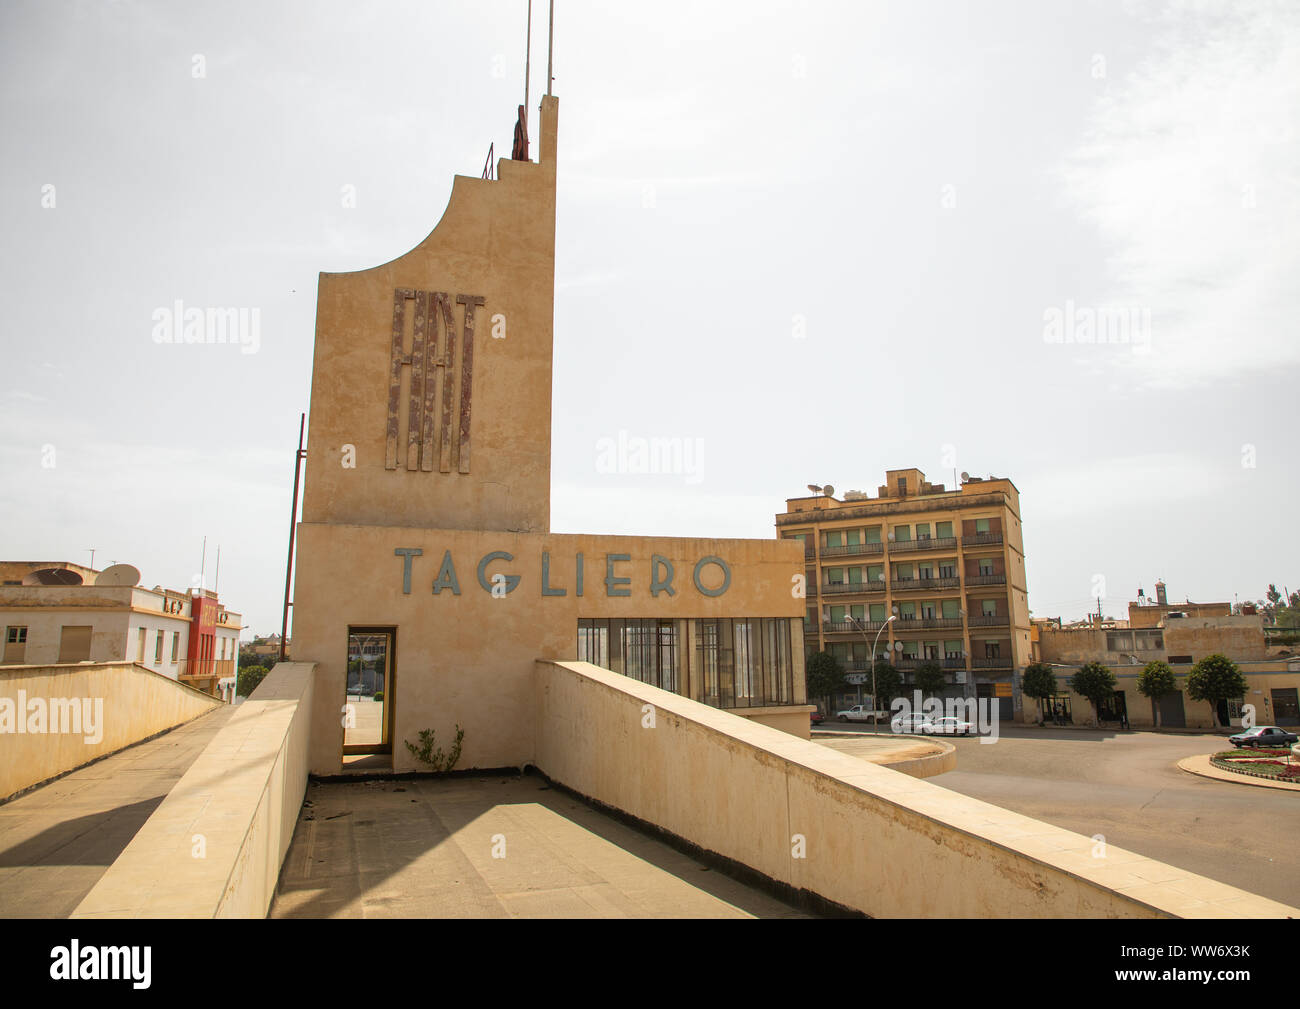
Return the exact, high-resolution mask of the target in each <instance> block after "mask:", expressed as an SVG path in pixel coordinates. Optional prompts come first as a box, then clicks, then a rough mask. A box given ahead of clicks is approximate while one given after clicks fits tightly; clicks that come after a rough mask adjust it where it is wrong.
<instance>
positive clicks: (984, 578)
mask: <svg viewBox="0 0 1300 1009" xmlns="http://www.w3.org/2000/svg"><path fill="white" fill-rule="evenodd" d="M1006 583H1007V576H1006V575H1005V574H1001V575H967V576H966V585H967V587H968V588H969V587H971V586H974V585H1005V584H1006Z"/></svg>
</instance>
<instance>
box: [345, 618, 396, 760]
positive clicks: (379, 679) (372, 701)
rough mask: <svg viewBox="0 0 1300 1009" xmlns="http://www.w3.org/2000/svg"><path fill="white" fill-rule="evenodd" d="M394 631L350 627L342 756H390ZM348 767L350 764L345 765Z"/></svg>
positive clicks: (391, 629)
mask: <svg viewBox="0 0 1300 1009" xmlns="http://www.w3.org/2000/svg"><path fill="white" fill-rule="evenodd" d="M396 659H397V628H396V627H349V628H348V657H347V676H346V678H345V684H346V685H345V688H344V689H345V695H344V699H343V700H344V718H343V755H344V756H345V757H346V756H352V755H375V754H389V755H390V756H391V754H392V752H393V701H394V692H395V690H396V689H397V685H396V678H395V676H394V672H395V668H396ZM347 763H348V764H349V765H351V764H352V763H354V762H353V761H348V762H347Z"/></svg>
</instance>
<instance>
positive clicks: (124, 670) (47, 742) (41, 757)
mask: <svg viewBox="0 0 1300 1009" xmlns="http://www.w3.org/2000/svg"><path fill="white" fill-rule="evenodd" d="M38 699H39V700H40V702H41V706H42V708H43V709H44V711H45V712H46V715H47V717H46V719H45V725H44V728H43V731H40V732H31V731H26V732H21V733H20V732H17V731H16V725H14V726H10V725H7V724H6V725H5V727H4V729H3V731H0V799H4V798H7V797H9V796H12V795H14V794H16V793H18V792H21V791H22V790H23V789H25V788H30V787H31V786H32V785H36V784H39V783H41V782H43V781H48V780H50V779H51V778H54V777H56V776H57V775H60V774H63V773H65V772H66V771H71V770H72V769H73V768H76V767H82V766H83V765H85V764H88V763H90V761H92V760H97V759H99V758H100V757H103V756H106V755H108V754H110V753H116V752H117V751H118V750H120V749H122V748H123V747H126V746H131V745H132V744H134V743H138V742H140V740H142V739H148V738H149V737H150V736H153V735H156V734H157V733H159V732H164V731H166V730H167V729H171V728H174V727H175V726H177V725H181V724H183V723H185V722H188V721H189V720H190V719H191V718H197V717H198V716H199V715H202V714H204V713H205V712H208V711H211V710H212V709H213V708H215V707H218V706H220V705H221V702H220V701H219V700H217V699H216V698H214V697H209V696H208V695H207V694H204V693H201V692H200V691H198V690H195V689H194V688H193V687H189V686H186V685H185V684H182V683H177V682H176V681H175V680H173V679H170V678H169V677H166V676H163V675H162V674H161V673H156V672H154V671H153V670H151V669H146V668H145V667H144V666H139V665H136V664H135V663H133V662H96V663H76V664H63V665H49V666H5V667H4V668H2V669H0V701H3V702H6V703H5V706H6V707H7V708H8V709H9V712H8V714H6V715H4V716H3V717H5V718H11V717H15V716H17V715H19V714H21V717H22V718H23V720H24V728H30V726H31V723H30V721H29V717H30V716H29V714H28V712H26V711H24V712H21V713H19V712H18V711H17V709H18V707H19V703H20V702H21V703H22V705H23V707H25V708H26V707H28V706H31V705H32V704H33V702H34V701H36V700H38ZM56 701H57V702H58V704H57V707H56V705H55V704H54V703H53V702H56ZM87 701H89V705H87V703H86V702H87ZM69 704H71V705H72V707H68V706H67V705H69ZM55 711H57V712H58V713H57V714H51V713H52V712H55ZM87 711H89V713H90V714H91V722H90V723H85V722H83V716H84V715H85V714H86V713H87ZM91 724H93V726H94V732H93V733H90V734H88V733H87V731H86V730H87V728H88V727H89V726H90V725H91ZM56 730H57V731H56ZM70 730H75V731H70Z"/></svg>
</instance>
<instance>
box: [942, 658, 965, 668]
mask: <svg viewBox="0 0 1300 1009" xmlns="http://www.w3.org/2000/svg"><path fill="white" fill-rule="evenodd" d="M939 664H940V665H941V666H942V667H943V668H944V669H965V668H966V660H965V659H944V660H943V661H942V662H940V663H939Z"/></svg>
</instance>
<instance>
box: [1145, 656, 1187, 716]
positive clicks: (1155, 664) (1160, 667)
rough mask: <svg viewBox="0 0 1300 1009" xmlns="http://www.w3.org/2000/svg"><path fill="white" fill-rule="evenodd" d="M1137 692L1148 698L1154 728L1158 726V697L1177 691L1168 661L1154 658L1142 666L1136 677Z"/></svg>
mask: <svg viewBox="0 0 1300 1009" xmlns="http://www.w3.org/2000/svg"><path fill="white" fill-rule="evenodd" d="M1137 688H1138V693H1139V694H1141V695H1142V696H1143V697H1147V698H1150V700H1151V712H1152V714H1153V716H1154V719H1155V723H1156V728H1157V729H1158V728H1160V698H1162V697H1165V696H1166V695H1168V694H1174V693H1177V692H1178V681H1177V680H1176V679H1174V671H1173V670H1172V669H1170V668H1169V663H1167V662H1161V661H1160V660H1159V659H1155V660H1153V661H1151V662H1148V663H1147V664H1146V665H1145V666H1143V667H1142V672H1140V673H1138V678H1137Z"/></svg>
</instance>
